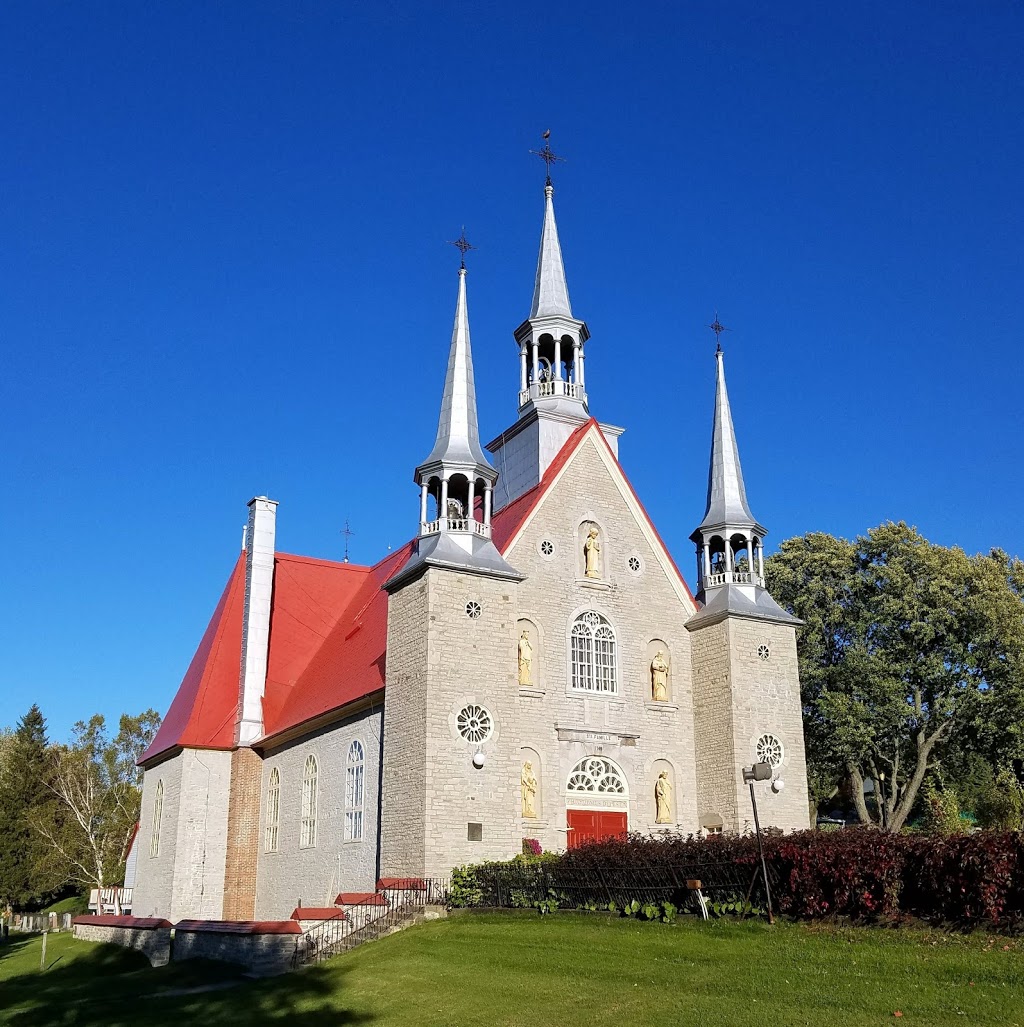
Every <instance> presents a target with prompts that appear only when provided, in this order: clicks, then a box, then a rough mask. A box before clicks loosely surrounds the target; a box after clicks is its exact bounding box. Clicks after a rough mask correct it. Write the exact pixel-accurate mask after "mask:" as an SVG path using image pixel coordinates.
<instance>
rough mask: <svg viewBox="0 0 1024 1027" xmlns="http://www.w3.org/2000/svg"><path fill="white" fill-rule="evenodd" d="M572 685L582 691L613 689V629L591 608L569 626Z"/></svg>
mask: <svg viewBox="0 0 1024 1027" xmlns="http://www.w3.org/2000/svg"><path fill="white" fill-rule="evenodd" d="M572 687H573V688H574V689H578V690H580V691H584V692H616V691H618V685H617V684H616V681H615V632H614V631H612V626H611V625H610V624H609V623H608V621H607V620H605V618H604V617H602V616H601V615H600V614H599V613H594V612H593V610H590V611H588V612H587V613H584V614H582V615H581V616H579V617H577V619H576V623H575V624H573V626H572Z"/></svg>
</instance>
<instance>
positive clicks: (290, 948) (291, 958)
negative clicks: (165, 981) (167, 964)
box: [174, 920, 303, 977]
mask: <svg viewBox="0 0 1024 1027" xmlns="http://www.w3.org/2000/svg"><path fill="white" fill-rule="evenodd" d="M302 941H303V935H302V931H301V929H300V928H299V925H298V924H297V923H296V922H295V921H293V920H280V921H265V922H260V921H237V920H182V921H181V923H179V924H177V925H175V928H174V959H175V960H176V961H177V960H179V959H219V960H221V961H222V962H225V963H236V964H237V965H239V966H242V967H244V968H245V969H246V971H247V972H248V973H251V974H253V975H254V976H256V977H273V976H276V975H277V974H283V973H287V971H289V970H291V969H293V968H294V966H295V961H296V954H297V953H298V952H299V949H300V946H301V944H302Z"/></svg>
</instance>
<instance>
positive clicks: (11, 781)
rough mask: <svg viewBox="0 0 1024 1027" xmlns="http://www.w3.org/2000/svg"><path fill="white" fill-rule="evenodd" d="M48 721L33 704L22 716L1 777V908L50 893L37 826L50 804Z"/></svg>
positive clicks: (44, 850)
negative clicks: (47, 780) (48, 786)
mask: <svg viewBox="0 0 1024 1027" xmlns="http://www.w3.org/2000/svg"><path fill="white" fill-rule="evenodd" d="M47 745H48V743H47V739H46V721H45V720H44V719H43V715H42V713H41V712H40V710H39V707H38V706H36V705H34V704H33V706H32V708H31V709H30V710H29V711H28V713H26V714H25V716H24V717H22V718H21V721H20V722H19V724H18V727H17V730H16V731H15V732H14V738H13V740H12V741H11V743H10V745H9V747H8V749H7V752H6V758H5V773H4V774H3V777H2V778H0V906H4V907H6V906H8V905H10V906H13V907H14V908H16V909H23V908H26V907H31V906H34V905H37V904H38V903H39V902H40V901H41V900H42V899H43V898H44V897H46V895H47V893H48V892H49V891H50V887H48V883H47V882H46V880H45V877H46V871H45V869H44V867H45V865H46V863H47V861H48V860H47V856H48V853H47V846H46V842H45V840H44V839H43V838H42V837H41V836H40V834H39V832H38V831H36V830H35V829H34V827H33V826H32V821H33V817H34V816H36V815H38V814H39V812H40V811H41V810H42V809H43V808H44V807H45V806H46V805H47V804H48V803H49V801H50V792H49V790H48V789H47V787H46V775H47V772H48V762H47Z"/></svg>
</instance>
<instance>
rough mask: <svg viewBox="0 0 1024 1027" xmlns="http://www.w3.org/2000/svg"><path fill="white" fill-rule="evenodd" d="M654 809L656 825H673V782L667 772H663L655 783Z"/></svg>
mask: <svg viewBox="0 0 1024 1027" xmlns="http://www.w3.org/2000/svg"><path fill="white" fill-rule="evenodd" d="M654 808H655V817H654V822H655V823H656V824H671V823H672V782H671V781H669V779H668V771H667V770H663V771H662V772H661V773H660V774H659V775H658V780H657V781H656V782H655V783H654Z"/></svg>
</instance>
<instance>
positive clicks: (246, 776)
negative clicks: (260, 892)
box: [223, 746, 263, 920]
mask: <svg viewBox="0 0 1024 1027" xmlns="http://www.w3.org/2000/svg"><path fill="white" fill-rule="evenodd" d="M262 780H263V761H262V760H261V759H260V757H259V755H258V754H257V753H255V752H253V750H252V749H250V748H248V747H247V746H242V747H240V748H238V749H236V750H235V751H234V752H233V753H232V754H231V788H230V794H229V796H228V830H227V848H226V853H225V865H224V911H223V917H224V919H225V920H252V919H254V918H255V916H256V869H257V860H258V858H259V836H260V791H261V783H262Z"/></svg>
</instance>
